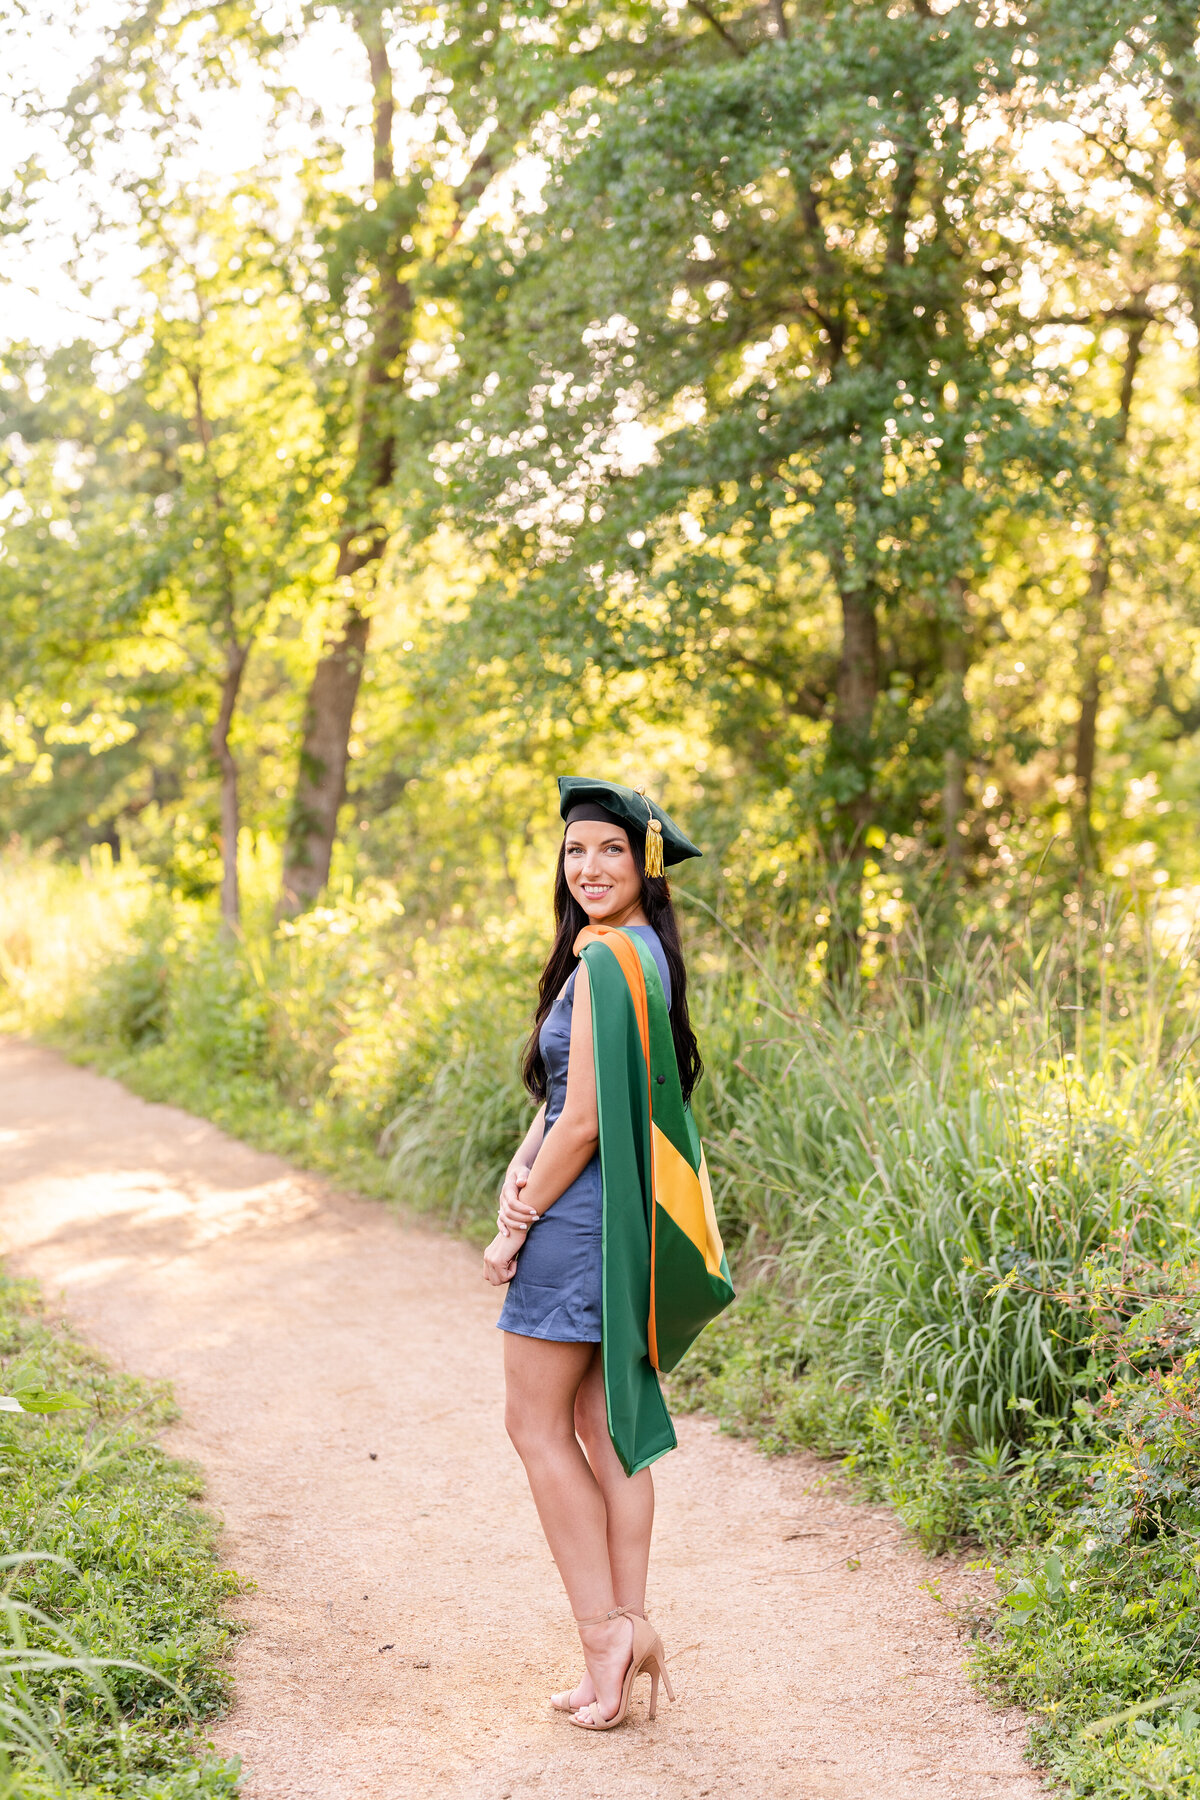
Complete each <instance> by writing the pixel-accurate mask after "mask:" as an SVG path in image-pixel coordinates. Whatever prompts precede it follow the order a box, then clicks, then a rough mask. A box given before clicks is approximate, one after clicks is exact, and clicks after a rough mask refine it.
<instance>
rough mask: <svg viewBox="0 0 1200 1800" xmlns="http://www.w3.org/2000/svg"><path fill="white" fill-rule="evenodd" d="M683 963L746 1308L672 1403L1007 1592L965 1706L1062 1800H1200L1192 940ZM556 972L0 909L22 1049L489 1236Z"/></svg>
mask: <svg viewBox="0 0 1200 1800" xmlns="http://www.w3.org/2000/svg"><path fill="white" fill-rule="evenodd" d="M110 883H111V884H112V886H113V889H114V894H115V900H114V904H113V905H112V906H111V907H105V906H104V905H102V904H101V905H97V902H96V895H97V893H102V892H103V891H104V890H105V888H106V886H107V885H108V884H110ZM252 885H253V884H252V883H251V886H252ZM1004 916H1005V917H1010V916H1011V913H1010V912H1006V913H1005V915H1004ZM64 939H67V940H69V941H70V943H71V952H70V957H69V959H68V961H69V971H68V973H67V974H64V972H63V969H61V968H56V969H54V970H53V971H49V970H48V969H47V968H46V959H47V957H48V956H49V955H51V954H52V953H53V947H54V946H55V945H56V944H59V943H61V942H63V941H64ZM690 946H691V951H692V959H691V967H692V982H693V993H694V1011H695V1017H696V1019H697V1023H698V1028H699V1030H700V1034H701V1038H702V1045H703V1049H704V1053H705V1060H706V1063H707V1069H708V1073H707V1076H706V1079H705V1081H704V1083H703V1085H702V1087H701V1089H700V1091H699V1094H698V1100H697V1107H698V1113H699V1116H700V1123H701V1127H702V1130H703V1132H704V1134H705V1137H706V1142H707V1146H708V1153H709V1161H710V1166H711V1168H712V1171H713V1177H714V1189H715V1193H716V1198H717V1203H718V1209H719V1211H720V1214H721V1219H722V1224H723V1228H724V1230H725V1232H726V1236H727V1241H728V1242H729V1245H730V1248H731V1252H732V1257H733V1261H734V1263H735V1267H736V1275H737V1280H738V1284H739V1287H740V1289H741V1291H742V1297H741V1299H740V1300H739V1302H738V1303H737V1304H736V1305H735V1307H734V1308H733V1309H731V1311H730V1313H729V1314H727V1315H726V1316H725V1317H724V1318H723V1319H722V1320H721V1321H720V1322H719V1323H718V1325H717V1326H716V1327H714V1328H713V1329H712V1330H710V1331H709V1332H708V1333H706V1334H705V1335H704V1337H702V1339H701V1340H700V1342H699V1344H698V1345H697V1346H696V1349H695V1351H694V1352H693V1354H692V1355H691V1357H690V1358H689V1359H688V1361H687V1363H686V1364H685V1365H684V1367H683V1369H682V1370H681V1371H680V1372H679V1373H678V1375H677V1376H676V1377H675V1378H674V1380H673V1394H674V1400H675V1404H676V1405H682V1406H687V1405H694V1404H702V1405H707V1406H709V1407H712V1408H714V1409H715V1410H716V1411H717V1412H718V1413H719V1415H720V1416H721V1417H722V1418H723V1419H724V1421H725V1422H726V1424H727V1425H728V1426H729V1427H730V1428H732V1429H737V1430H743V1431H746V1432H748V1433H751V1434H752V1435H754V1436H755V1437H756V1438H757V1439H758V1441H759V1442H760V1443H761V1444H762V1445H763V1446H764V1448H767V1449H770V1450H780V1449H788V1448H791V1447H793V1446H798V1445H808V1446H810V1447H812V1448H814V1449H816V1450H818V1451H819V1452H820V1453H822V1454H824V1455H831V1456H837V1457H839V1458H841V1459H842V1464H843V1467H844V1468H845V1469H846V1470H847V1472H848V1473H849V1474H851V1475H852V1476H853V1478H854V1479H855V1480H857V1481H858V1482H859V1483H860V1484H862V1486H863V1487H864V1488H865V1489H866V1491H868V1492H871V1493H874V1494H876V1495H879V1496H882V1497H884V1498H886V1499H887V1500H888V1501H889V1502H890V1503H891V1504H892V1505H893V1506H894V1507H895V1508H896V1509H897V1510H898V1512H899V1513H900V1516H901V1517H902V1519H903V1520H904V1521H905V1522H906V1523H907V1524H908V1525H909V1526H910V1527H911V1528H912V1529H913V1531H914V1532H915V1533H916V1534H917V1535H918V1537H919V1538H920V1539H921V1541H922V1542H923V1543H924V1544H926V1546H927V1547H929V1548H930V1549H940V1548H944V1547H947V1546H950V1545H953V1544H956V1543H964V1542H965V1543H973V1544H975V1545H976V1546H982V1547H983V1548H984V1549H985V1550H986V1551H987V1552H988V1553H990V1554H992V1555H994V1556H997V1557H1001V1558H1002V1559H1003V1560H1002V1562H1001V1563H1000V1564H998V1569H999V1575H1000V1587H999V1590H998V1595H997V1602H996V1606H995V1607H994V1608H993V1609H991V1610H990V1611H987V1612H985V1614H982V1615H980V1616H979V1617H978V1618H976V1619H975V1620H974V1621H973V1622H972V1629H973V1630H975V1631H977V1632H978V1633H980V1634H981V1636H980V1644H981V1648H980V1650H979V1652H978V1659H977V1667H978V1669H979V1672H980V1678H981V1679H983V1680H986V1681H987V1682H988V1683H990V1684H991V1685H992V1687H993V1688H994V1689H995V1690H996V1691H998V1692H1001V1693H1004V1694H1006V1695H1008V1696H1010V1697H1014V1696H1015V1697H1018V1698H1020V1699H1021V1700H1022V1702H1023V1703H1024V1704H1026V1705H1028V1706H1030V1707H1031V1708H1032V1709H1034V1711H1035V1713H1036V1714H1037V1716H1038V1718H1039V1719H1040V1721H1041V1723H1040V1724H1039V1728H1038V1731H1039V1735H1038V1743H1039V1748H1040V1750H1041V1753H1042V1755H1043V1756H1044V1757H1045V1759H1046V1760H1047V1761H1048V1762H1049V1763H1050V1764H1051V1766H1052V1767H1054V1768H1055V1769H1056V1770H1057V1771H1058V1772H1059V1773H1060V1774H1061V1775H1062V1776H1063V1778H1064V1779H1066V1780H1067V1781H1068V1782H1070V1783H1071V1784H1072V1787H1073V1791H1075V1792H1077V1793H1080V1794H1093V1793H1095V1794H1107V1793H1121V1794H1130V1795H1133V1794H1138V1795H1140V1794H1147V1795H1149V1794H1151V1793H1171V1794H1175V1793H1178V1794H1181V1795H1182V1794H1195V1795H1200V1730H1198V1731H1197V1732H1193V1728H1192V1726H1191V1725H1189V1723H1188V1719H1189V1717H1190V1715H1189V1714H1188V1713H1187V1711H1186V1706H1185V1703H1184V1702H1182V1701H1176V1700H1174V1699H1171V1698H1170V1697H1169V1696H1170V1694H1171V1693H1172V1692H1173V1691H1174V1687H1178V1685H1179V1682H1180V1680H1181V1679H1183V1678H1184V1677H1187V1676H1189V1675H1190V1674H1191V1672H1192V1671H1193V1670H1194V1671H1195V1673H1196V1676H1197V1678H1198V1679H1200V1602H1197V1605H1196V1606H1195V1607H1194V1606H1193V1599H1194V1594H1195V1593H1196V1592H1197V1591H1200V1590H1198V1587H1197V1584H1198V1583H1200V1561H1197V1559H1196V1557H1195V1556H1194V1555H1193V1550H1192V1545H1193V1543H1197V1542H1200V1391H1198V1392H1197V1393H1195V1394H1193V1389H1192V1387H1191V1386H1189V1381H1190V1380H1191V1377H1190V1373H1189V1371H1190V1364H1188V1361H1187V1359H1188V1358H1189V1357H1193V1358H1194V1359H1196V1360H1198V1361H1200V1314H1198V1311H1197V1306H1196V1297H1195V1287H1196V1280H1195V1276H1194V1269H1195V1266H1196V1259H1197V1244H1196V1236H1197V1219H1196V1211H1197V1198H1198V1170H1200V1092H1198V1087H1197V1080H1196V1075H1195V1044H1196V1035H1197V1026H1198V1023H1200V1020H1198V1007H1200V984H1198V982H1197V974H1196V961H1195V958H1194V955H1193V951H1192V948H1191V945H1190V942H1189V940H1188V936H1187V932H1186V930H1183V929H1181V928H1179V927H1178V926H1177V924H1176V922H1175V921H1174V920H1172V919H1169V918H1167V917H1166V916H1164V915H1163V914H1161V913H1156V912H1155V910H1154V907H1153V906H1152V905H1149V904H1148V903H1145V902H1143V901H1141V900H1139V899H1137V897H1136V896H1133V897H1127V900H1126V901H1125V902H1124V903H1122V902H1121V901H1119V900H1117V899H1114V898H1112V897H1106V896H1103V895H1101V896H1098V897H1097V898H1096V899H1095V900H1092V901H1089V902H1087V903H1086V904H1080V903H1078V902H1073V903H1072V907H1071V908H1069V909H1068V911H1067V912H1066V914H1065V916H1064V917H1063V918H1061V919H1060V920H1059V922H1058V924H1057V925H1054V926H1046V925H1045V924H1043V925H1041V926H1039V928H1038V929H1037V930H1036V931H1034V930H1032V929H1030V928H1029V927H1028V926H1024V927H1022V926H1018V927H1016V928H1014V929H1012V930H1007V929H1006V930H1004V931H1001V930H999V929H996V930H995V931H989V930H987V929H981V928H979V927H976V928H975V929H973V930H964V931H963V932H962V933H961V934H960V936H959V937H958V938H957V939H956V940H954V941H950V940H948V939H945V938H943V939H942V940H940V941H939V942H938V943H937V944H936V945H930V944H927V943H925V942H923V941H922V939H921V937H920V934H919V933H918V932H916V931H915V930H914V931H912V932H911V933H910V935H909V936H908V937H907V938H897V939H895V940H893V942H892V944H891V946H890V952H889V955H888V956H886V957H882V958H880V959H879V961H878V968H877V971H876V973H875V974H874V976H873V978H872V980H871V981H870V982H869V983H866V984H864V986H863V988H862V989H861V991H859V992H858V993H856V994H854V995H853V996H843V997H842V998H841V1000H840V1002H839V1003H838V1004H833V1003H831V1001H830V1000H829V998H828V996H823V995H822V993H821V990H820V988H819V985H817V984H816V981H815V978H814V970H816V969H817V968H818V967H819V964H818V962H817V959H816V958H815V957H814V956H813V955H812V954H811V946H807V945H804V944H797V943H774V944H770V943H768V944H761V943H756V944H752V945H747V944H739V943H737V942H735V941H734V940H733V939H732V937H731V935H730V934H729V933H728V931H724V930H721V929H719V928H718V927H717V926H715V925H712V924H711V923H706V924H705V925H704V927H703V929H700V930H695V929H694V930H693V931H692V934H691V938H690ZM537 949H538V939H537V932H536V931H535V930H533V929H532V928H531V927H530V926H529V924H528V923H527V922H523V921H520V920H516V921H512V920H510V921H507V922H503V923H500V922H494V923H492V924H490V925H486V924H485V925H483V926H480V927H478V928H475V929H471V930H468V929H467V927H466V926H465V925H461V924H453V923H452V924H450V925H448V926H447V927H446V929H445V930H443V931H441V932H439V933H425V932H422V931H420V930H417V929H415V928H414V927H413V926H412V924H411V923H410V922H409V921H407V920H405V919H404V918H403V917H402V916H401V915H400V914H399V913H398V912H397V910H396V909H395V907H394V906H393V905H392V903H391V901H390V898H389V895H388V893H387V891H386V890H385V889H382V888H376V889H374V890H372V891H370V892H365V893H360V894H350V893H347V894H344V895H342V896H341V897H340V898H339V899H338V901H337V903H336V904H332V905H329V906H327V907H324V908H321V909H317V910H316V911H314V912H313V913H311V914H309V915H307V916H306V917H305V918H304V919H302V920H300V921H298V922H296V923H295V924H293V925H290V926H287V927H284V928H281V929H278V930H277V929H275V928H274V927H273V926H272V925H271V923H270V919H269V915H268V913H267V910H266V908H265V906H263V907H257V908H256V907H255V906H254V905H253V904H252V906H251V916H250V923H249V924H248V926H247V929H246V933H245V935H244V937H243V938H242V940H241V941H239V942H233V941H231V940H229V939H228V938H225V937H222V935H221V934H220V932H219V930H218V929H217V926H216V923H215V921H214V920H213V919H212V918H211V916H209V915H208V914H207V913H205V912H203V911H200V910H198V909H196V908H194V907H186V906H181V905H178V904H174V905H173V904H169V903H168V902H167V901H165V900H164V899H162V898H161V897H159V896H157V895H155V893H154V892H153V891H152V890H151V888H150V887H149V885H148V884H145V883H141V884H140V885H139V878H138V877H137V876H136V873H135V872H129V871H111V870H108V869H105V868H103V867H101V868H98V869H97V868H93V869H91V870H89V871H85V872H82V873H71V872H64V871H62V870H57V869H55V868H54V867H53V866H52V865H49V866H47V865H40V864H30V863H21V862H20V861H19V860H17V861H15V862H10V863H9V865H8V868H7V871H6V872H5V873H4V874H3V875H2V876H0V970H5V971H7V973H5V975H4V986H3V988H2V989H0V993H2V994H3V996H4V998H3V1000H0V1011H3V1010H4V1009H5V1008H6V1009H7V1018H8V1021H9V1023H10V1024H12V1025H17V1026H20V1025H24V1026H25V1028H32V1029H35V1030H38V1031H40V1032H42V1033H43V1034H49V1035H51V1036H54V1037H56V1038H57V1040H58V1041H60V1042H62V1043H64V1044H66V1045H67V1046H68V1047H69V1048H70V1049H71V1050H72V1052H73V1053H74V1054H77V1055H81V1056H84V1057H89V1058H92V1059H93V1060H97V1061H99V1062H100V1063H101V1064H102V1065H103V1066H104V1067H106V1068H109V1069H111V1070H113V1071H114V1072H116V1073H118V1074H121V1075H122V1076H123V1077H124V1078H125V1079H127V1080H129V1081H130V1082H132V1083H133V1084H134V1085H135V1086H137V1087H139V1088H140V1090H141V1091H142V1092H144V1093H148V1094H151V1095H154V1096H160V1097H163V1098H170V1099H173V1100H176V1101H178V1102H182V1103H183V1104H184V1105H188V1106H191V1107H193V1108H194V1109H195V1110H198V1111H201V1112H205V1113H207V1114H209V1115H210V1116H212V1117H215V1118H217V1119H218V1120H220V1121H221V1122H222V1123H224V1124H226V1125H228V1126H230V1127H231V1128H232V1129H234V1130H237V1131H241V1132H243V1133H244V1134H246V1135H249V1136H251V1137H254V1138H256V1139H257V1140H258V1141H261V1142H267V1143H270V1144H273V1145H275V1146H276V1147H278V1148H281V1149H284V1150H288V1151H290V1152H291V1153H292V1154H295V1155H297V1156H299V1157H301V1158H303V1159H305V1160H307V1161H309V1162H310V1163H312V1164H314V1165H315V1166H318V1167H324V1168H328V1169H331V1170H334V1171H336V1172H337V1173H339V1174H340V1175H341V1176H342V1177H343V1178H345V1179H349V1180H352V1181H354V1182H356V1183H357V1184H358V1185H359V1186H360V1187H361V1188H363V1189H364V1190H366V1191H370V1192H373V1193H378V1194H383V1195H391V1196H394V1197H395V1198H397V1199H399V1200H401V1201H403V1202H405V1203H407V1204H414V1205H417V1206H422V1207H425V1208H428V1209H431V1210H433V1211H435V1212H437V1213H439V1214H440V1215H441V1216H443V1217H444V1218H446V1219H447V1220H448V1221H450V1222H452V1223H453V1224H454V1225H455V1226H456V1227H457V1228H458V1229H461V1230H464V1231H467V1232H469V1233H479V1234H482V1233H484V1232H486V1231H487V1230H488V1229H489V1227H490V1220H491V1217H492V1215H493V1211H494V1201H495V1193H496V1188H497V1186H498V1183H499V1179H500V1175H501V1172H502V1170H503V1167H504V1164H505V1162H506V1161H507V1159H508V1156H509V1155H510V1154H511V1150H512V1147H513V1146H514V1144H515V1143H516V1141H517V1140H518V1137H519V1134H520V1132H521V1130H522V1129H523V1126H524V1123H525V1121H526V1120H527V1118H528V1116H529V1107H528V1103H527V1101H526V1099H525V1096H524V1095H523V1093H522V1091H521V1089H520V1085H519V1082H518V1079H517V1072H516V1070H517V1052H518V1047H519V1044H520V1041H521V1038H522V1036H523V1033H524V1030H525V1028H526V1022H527V1018H528V1012H529V1005H530V997H531V995H532V992H533V988H534V981H535V976H536V969H537ZM1164 1296H1165V1297H1164ZM1164 1308H1165V1309H1166V1311H1165V1312H1164V1310H1163V1309H1164ZM1168 1317H1169V1321H1170V1329H1169V1331H1168V1330H1167V1328H1166V1326H1165V1325H1163V1324H1162V1319H1164V1318H1168ZM1156 1320H1157V1321H1159V1323H1158V1324H1155V1323H1154V1322H1155V1321H1156ZM1139 1331H1141V1332H1142V1333H1143V1336H1146V1334H1149V1336H1148V1338H1147V1341H1151V1340H1152V1341H1153V1345H1154V1346H1156V1347H1155V1348H1154V1349H1153V1354H1147V1353H1146V1352H1145V1349H1144V1346H1143V1349H1142V1350H1139V1352H1138V1353H1137V1354H1136V1355H1134V1354H1132V1353H1131V1352H1130V1351H1129V1350H1128V1343H1129V1342H1130V1341H1132V1340H1131V1339H1130V1338H1129V1336H1128V1334H1129V1333H1133V1334H1134V1336H1135V1337H1136V1336H1137V1333H1138V1332H1139ZM1139 1341H1140V1340H1139ZM1172 1384H1173V1385H1172ZM1193 1421H1194V1423H1193ZM1098 1493H1103V1494H1104V1495H1105V1496H1107V1499H1106V1501H1105V1506H1106V1508H1107V1510H1106V1511H1104V1522H1103V1523H1102V1524H1098V1523H1097V1517H1098V1515H1097V1511H1096V1496H1097V1494H1098ZM1193 1494H1194V1496H1195V1506H1194V1508H1193V1501H1192V1498H1191V1496H1192V1495H1193ZM1189 1508H1193V1510H1189ZM1193 1512H1194V1516H1193ZM1097 1546H1098V1548H1097ZM1072 1584H1074V1585H1072ZM1163 1695H1167V1696H1168V1698H1167V1699H1165V1700H1163V1702H1162V1706H1161V1708H1160V1707H1158V1706H1155V1707H1151V1708H1148V1709H1146V1710H1144V1711H1142V1712H1139V1713H1138V1714H1136V1716H1134V1715H1131V1716H1129V1717H1128V1718H1125V1719H1123V1720H1122V1721H1121V1722H1119V1723H1117V1724H1114V1725H1111V1726H1106V1727H1105V1728H1104V1730H1103V1731H1102V1732H1100V1733H1099V1734H1098V1735H1094V1736H1091V1737H1086V1738H1084V1737H1081V1736H1079V1735H1078V1734H1079V1731H1080V1729H1081V1727H1083V1726H1084V1725H1086V1724H1087V1722H1088V1721H1089V1720H1096V1719H1098V1718H1103V1717H1105V1716H1107V1715H1109V1714H1117V1713H1120V1712H1122V1710H1123V1709H1126V1708H1127V1707H1128V1705H1129V1704H1130V1703H1141V1702H1144V1701H1147V1700H1154V1701H1157V1700H1158V1699H1160V1698H1161V1696H1163ZM1196 1717H1197V1720H1200V1689H1198V1690H1197V1704H1196ZM1193 1738H1194V1741H1193ZM1156 1784H1157V1785H1156ZM1164 1784H1165V1785H1164Z"/></svg>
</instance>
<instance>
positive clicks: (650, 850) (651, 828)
mask: <svg viewBox="0 0 1200 1800" xmlns="http://www.w3.org/2000/svg"><path fill="white" fill-rule="evenodd" d="M646 873H647V875H649V876H651V877H652V878H653V877H654V876H655V875H661V874H662V873H663V840H662V826H661V825H660V824H659V822H658V820H657V819H651V821H650V823H649V824H648V825H647V827H646Z"/></svg>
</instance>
